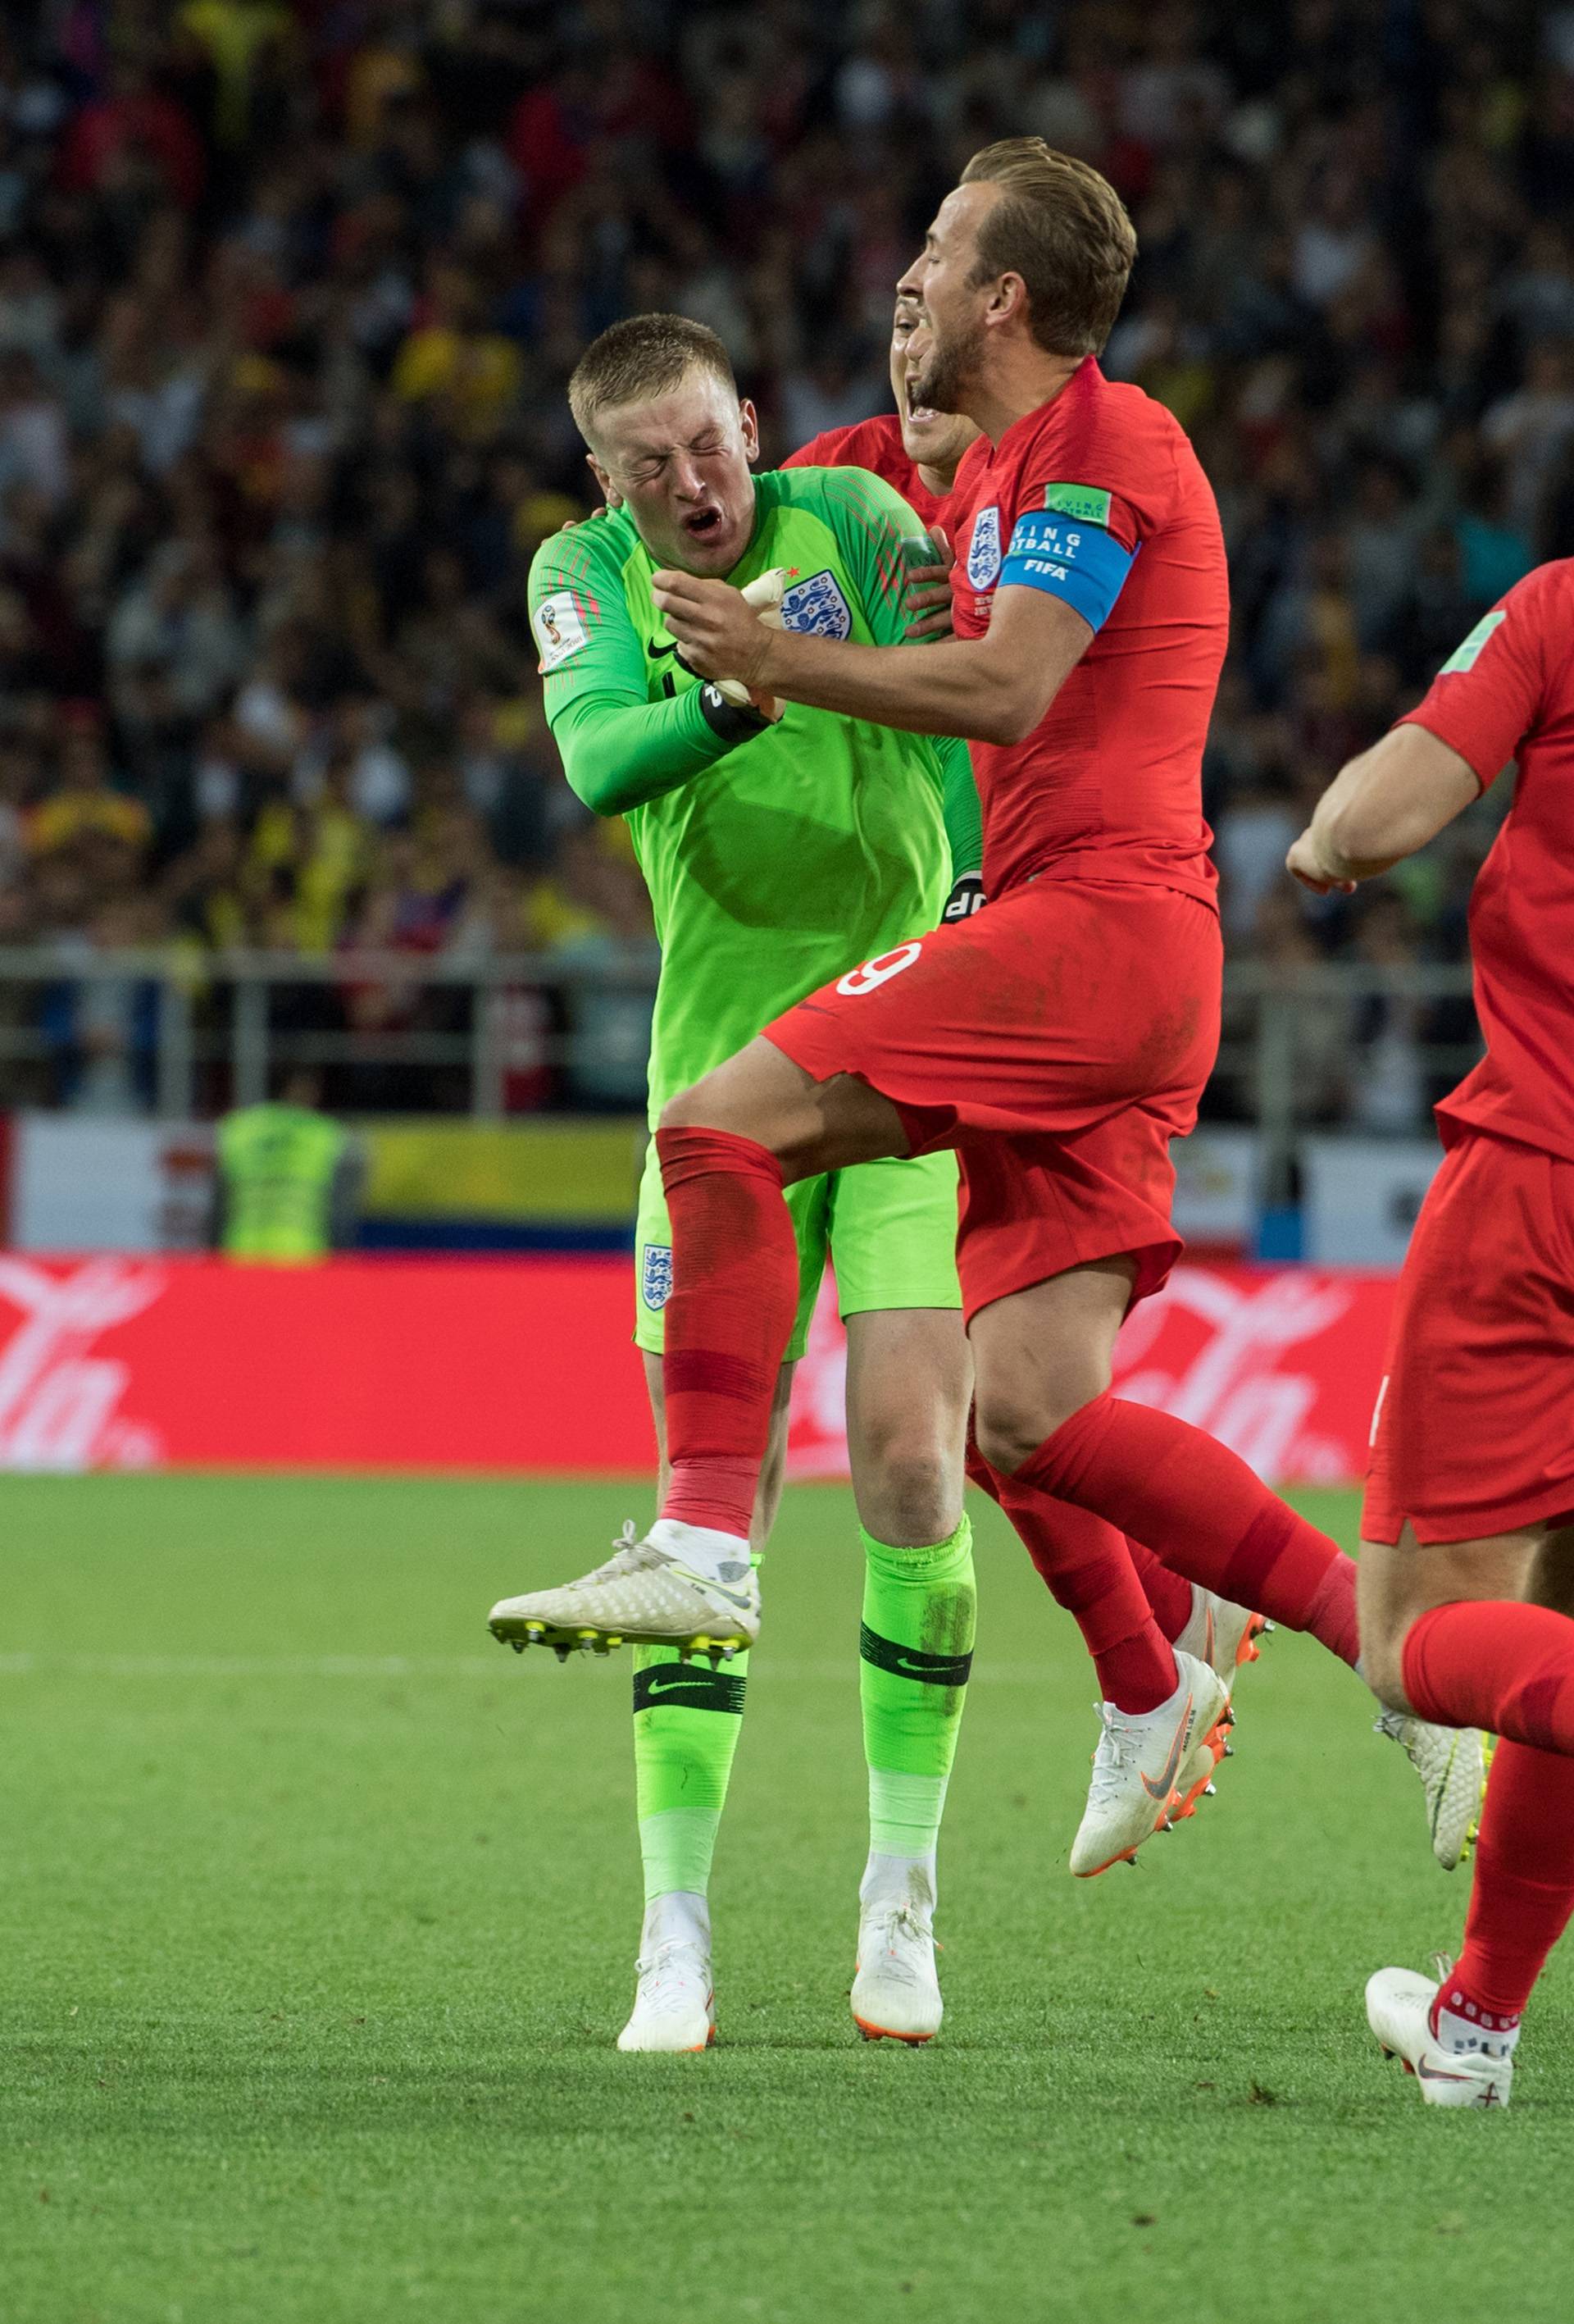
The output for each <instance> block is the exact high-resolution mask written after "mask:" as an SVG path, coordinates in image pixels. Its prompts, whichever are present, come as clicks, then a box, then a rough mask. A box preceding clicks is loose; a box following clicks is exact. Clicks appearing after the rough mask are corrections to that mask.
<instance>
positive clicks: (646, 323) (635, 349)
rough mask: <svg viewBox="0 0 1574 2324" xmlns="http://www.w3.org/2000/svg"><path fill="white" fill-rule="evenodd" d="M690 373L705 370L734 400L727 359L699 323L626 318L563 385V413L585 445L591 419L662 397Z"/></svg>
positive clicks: (733, 380) (665, 317)
mask: <svg viewBox="0 0 1574 2324" xmlns="http://www.w3.org/2000/svg"><path fill="white" fill-rule="evenodd" d="M691 371H708V372H710V373H712V374H713V376H714V377H715V378H717V379H719V380H721V381H722V382H723V385H725V386H726V387H729V388H730V389H731V390H732V393H733V394H734V395H736V394H737V392H738V382H737V380H736V378H735V377H734V376H733V372H732V357H731V356H730V355H728V353H727V350H726V348H725V347H724V346H723V344H722V341H721V340H720V339H719V338H718V337H716V334H715V333H714V331H713V330H709V329H707V328H706V327H705V325H704V323H694V322H691V321H690V320H689V318H688V317H687V316H686V315H629V316H626V317H625V318H624V319H623V320H622V321H621V323H611V324H609V325H608V327H607V328H606V329H605V330H604V331H603V332H602V334H601V336H600V337H599V338H594V339H593V340H592V341H591V343H590V345H589V346H588V347H586V349H585V351H584V354H583V355H581V356H580V358H579V361H578V362H577V363H576V364H575V367H574V376H573V377H572V379H571V380H570V381H569V383H568V408H569V410H571V411H572V412H573V414H574V424H575V427H576V428H577V429H578V430H579V432H580V434H581V435H582V436H583V437H584V440H585V442H586V443H587V444H588V443H590V442H591V441H592V440H593V436H592V431H593V429H594V425H595V421H596V418H597V415H598V414H599V413H601V412H603V411H610V410H613V409H614V408H615V407H616V406H617V405H619V404H621V403H644V402H645V401H648V400H649V397H651V396H653V395H666V394H667V393H668V392H669V391H670V390H671V389H673V388H675V387H677V384H678V383H679V382H680V381H681V380H684V379H686V378H687V376H688V374H689V373H690V372H691Z"/></svg>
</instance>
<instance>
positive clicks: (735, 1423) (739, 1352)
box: [656, 1130, 798, 1540]
mask: <svg viewBox="0 0 1574 2324" xmlns="http://www.w3.org/2000/svg"><path fill="white" fill-rule="evenodd" d="M656 1150H657V1153H658V1155H659V1157H660V1158H661V1182H662V1185H663V1186H664V1187H665V1188H666V1191H667V1212H668V1214H669V1216H670V1218H671V1220H672V1296H671V1297H670V1298H669V1299H668V1301H667V1311H666V1317H665V1323H666V1341H667V1347H666V1353H665V1355H664V1356H663V1358H662V1366H661V1370H662V1380H663V1384H664V1387H665V1390H666V1398H667V1459H668V1461H669V1462H671V1464H672V1483H671V1486H670V1487H669V1489H668V1490H667V1499H665V1501H664V1502H663V1503H662V1506H661V1514H662V1516H663V1517H678V1518H681V1519H682V1520H683V1522H684V1523H685V1524H686V1525H697V1526H714V1527H715V1528H716V1529H717V1530H718V1531H719V1532H722V1533H734V1534H738V1535H741V1537H742V1538H743V1539H744V1540H747V1539H748V1537H749V1521H750V1517H751V1515H752V1514H753V1509H754V1492H755V1487H756V1485H757V1484H758V1483H759V1471H760V1465H761V1463H762V1462H763V1461H764V1459H765V1454H766V1448H767V1445H768V1444H769V1438H770V1412H771V1404H772V1400H773V1398H774V1397H775V1394H776V1383H777V1375H778V1372H779V1371H780V1369H781V1362H782V1357H783V1355H784V1353H785V1351H786V1349H787V1341H788V1338H789V1337H790V1335H791V1333H792V1328H793V1317H794V1316H795V1315H796V1313H797V1305H798V1250H797V1242H796V1238H795V1236H794V1234H793V1225H792V1219H791V1217H790V1215H789V1213H788V1211H787V1204H786V1203H784V1202H783V1200H782V1171H781V1165H780V1163H779V1162H778V1160H777V1158H776V1157H775V1155H774V1154H772V1153H770V1152H769V1150H768V1149H767V1148H765V1147H763V1146H759V1145H757V1144H756V1143H755V1141H754V1139H751V1138H735V1137H734V1136H733V1135H732V1132H731V1131H730V1130H658V1131H657V1133H656Z"/></svg>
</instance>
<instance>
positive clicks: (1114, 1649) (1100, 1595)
mask: <svg viewBox="0 0 1574 2324" xmlns="http://www.w3.org/2000/svg"><path fill="white" fill-rule="evenodd" d="M967 1465H968V1474H969V1476H971V1478H972V1480H973V1482H974V1483H975V1484H977V1485H981V1486H982V1488H983V1489H984V1491H985V1492H986V1493H988V1494H989V1495H990V1498H991V1499H993V1500H996V1501H998V1502H999V1505H1000V1507H1001V1508H1003V1509H1004V1510H1005V1512H1006V1515H1007V1516H1008V1517H1009V1518H1010V1520H1011V1523H1012V1524H1013V1526H1015V1527H1016V1528H1017V1534H1018V1535H1019V1536H1020V1537H1021V1541H1022V1544H1023V1546H1024V1547H1025V1548H1026V1552H1027V1554H1028V1556H1029V1557H1030V1558H1031V1559H1032V1560H1033V1563H1034V1564H1035V1565H1036V1567H1037V1568H1038V1572H1039V1574H1040V1576H1041V1578H1042V1579H1043V1581H1044V1582H1045V1586H1046V1587H1047V1589H1048V1591H1049V1592H1050V1595H1051V1596H1052V1597H1053V1598H1054V1601H1055V1603H1056V1604H1057V1605H1059V1606H1063V1607H1064V1608H1065V1609H1066V1612H1067V1613H1068V1614H1070V1615H1071V1616H1072V1618H1074V1620H1075V1621H1076V1624H1077V1627H1078V1628H1079V1629H1080V1630H1081V1631H1082V1640H1083V1643H1084V1645H1085V1646H1087V1649H1088V1652H1089V1654H1090V1655H1091V1656H1092V1659H1093V1667H1094V1669H1095V1671H1096V1672H1097V1673H1098V1677H1099V1690H1100V1693H1101V1694H1102V1696H1103V1698H1104V1701H1106V1702H1112V1703H1114V1704H1115V1706H1116V1708H1117V1709H1118V1710H1119V1711H1130V1712H1131V1713H1132V1714H1133V1715H1134V1716H1135V1715H1137V1714H1138V1713H1140V1712H1142V1711H1156V1710H1157V1709H1158V1706H1159V1704H1160V1703H1161V1702H1167V1701H1168V1700H1169V1698H1170V1696H1171V1695H1172V1694H1174V1691H1175V1688H1176V1686H1177V1684H1178V1683H1179V1682H1178V1680H1177V1678H1176V1675H1175V1657H1174V1655H1173V1654H1172V1653H1171V1651H1170V1646H1169V1642H1168V1639H1167V1638H1166V1637H1165V1634H1164V1631H1163V1629H1162V1628H1160V1627H1159V1625H1158V1624H1157V1623H1156V1622H1155V1618H1154V1614H1153V1609H1152V1607H1151V1605H1150V1603H1149V1600H1148V1598H1147V1596H1146V1593H1145V1591H1144V1587H1143V1583H1142V1582H1141V1581H1139V1579H1138V1576H1137V1566H1136V1563H1135V1560H1136V1556H1137V1545H1135V1544H1131V1545H1128V1543H1127V1542H1126V1541H1124V1540H1123V1539H1122V1537H1121V1535H1119V1534H1118V1533H1117V1532H1116V1530H1115V1528H1114V1526H1109V1525H1106V1524H1105V1522H1104V1520H1103V1518H1102V1517H1092V1516H1091V1515H1090V1514H1089V1512H1088V1511H1087V1510H1086V1509H1079V1508H1074V1507H1073V1506H1072V1503H1071V1502H1070V1501H1056V1500H1052V1499H1050V1497H1049V1495H1048V1494H1047V1493H1040V1492H1036V1491H1035V1490H1034V1489H1033V1488H1032V1487H1031V1486H1023V1485H1022V1484H1021V1483H1020V1482H1019V1480H1017V1478H1015V1477H1005V1476H1002V1475H1001V1474H1000V1472H999V1471H998V1470H996V1469H992V1468H991V1467H990V1463H989V1462H987V1461H986V1460H985V1459H984V1457H983V1455H982V1454H981V1453H980V1452H979V1450H978V1448H977V1446H976V1445H974V1444H972V1443H969V1446H968V1464H967ZM1140 1554H1141V1555H1142V1556H1143V1557H1144V1558H1145V1559H1146V1560H1147V1562H1148V1563H1149V1564H1150V1565H1152V1566H1153V1567H1155V1569H1156V1570H1157V1572H1160V1573H1164V1567H1163V1566H1161V1565H1159V1563H1158V1560H1157V1559H1156V1558H1155V1557H1152V1556H1151V1555H1150V1554H1149V1552H1148V1551H1146V1550H1143V1551H1142V1552H1141V1553H1140ZM1164 1578H1165V1580H1166V1581H1167V1582H1168V1581H1174V1580H1175V1577H1174V1575H1170V1574H1165V1577H1164ZM1176 1586H1177V1587H1178V1588H1179V1590H1180V1591H1181V1592H1182V1593H1183V1596H1184V1598H1185V1600H1186V1610H1187V1613H1189V1612H1190V1611H1191V1604H1192V1592H1191V1589H1190V1586H1189V1585H1188V1584H1187V1583H1186V1582H1177V1584H1176ZM1184 1619H1185V1616H1184V1615H1183V1617H1182V1622H1184ZM1176 1635H1177V1636H1178V1635H1179V1626H1177V1631H1176Z"/></svg>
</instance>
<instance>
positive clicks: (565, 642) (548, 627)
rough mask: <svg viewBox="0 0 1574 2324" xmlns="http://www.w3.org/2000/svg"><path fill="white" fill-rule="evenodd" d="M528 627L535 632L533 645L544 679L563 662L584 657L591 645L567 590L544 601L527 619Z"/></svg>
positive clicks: (570, 591) (570, 594)
mask: <svg viewBox="0 0 1574 2324" xmlns="http://www.w3.org/2000/svg"><path fill="white" fill-rule="evenodd" d="M530 627H531V628H532V629H533V630H534V631H535V632H536V643H537V645H538V646H539V648H540V650H541V662H540V671H541V676H542V677H543V678H545V677H547V676H548V675H549V673H550V672H551V671H553V670H555V669H560V668H561V666H562V665H563V663H564V662H566V661H570V660H572V659H573V658H574V656H575V654H576V653H583V652H584V649H585V647H586V646H587V645H588V644H589V643H590V639H589V637H588V636H587V634H586V632H585V627H584V619H583V617H582V615H581V613H580V610H579V607H578V606H577V604H575V600H574V593H573V591H572V590H570V589H560V590H558V592H557V595H555V596H551V597H543V598H542V600H541V602H540V604H538V606H537V608H536V610H535V612H534V613H532V614H531V615H530Z"/></svg>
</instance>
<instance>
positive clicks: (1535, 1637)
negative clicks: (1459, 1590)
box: [1403, 1598, 1574, 1756]
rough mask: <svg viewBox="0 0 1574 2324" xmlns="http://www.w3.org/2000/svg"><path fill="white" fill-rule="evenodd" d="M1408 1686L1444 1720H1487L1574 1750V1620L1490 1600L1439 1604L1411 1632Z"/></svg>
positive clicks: (1502, 1730)
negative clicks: (1447, 1604)
mask: <svg viewBox="0 0 1574 2324" xmlns="http://www.w3.org/2000/svg"><path fill="white" fill-rule="evenodd" d="M1403 1669H1404V1692H1405V1694H1406V1695H1407V1696H1408V1698H1409V1700H1410V1702H1411V1704H1412V1706H1413V1709H1414V1710H1415V1711H1416V1712H1417V1713H1418V1715H1419V1716H1420V1717H1421V1718H1422V1719H1433V1720H1436V1721H1437V1722H1438V1724H1439V1726H1440V1727H1482V1728H1485V1729H1486V1730H1487V1734H1488V1735H1503V1736H1506V1737H1508V1738H1510V1739H1511V1740H1512V1741H1514V1742H1515V1743H1528V1744H1529V1745H1530V1746H1531V1748H1532V1749H1533V1750H1535V1751H1562V1752H1565V1753H1568V1754H1569V1755H1570V1756H1574V1622H1571V1621H1570V1620H1569V1617H1568V1616H1567V1615H1566V1614H1554V1613H1553V1612H1552V1610H1551V1607H1548V1606H1526V1605H1523V1604H1521V1603H1520V1602H1519V1600H1509V1599H1496V1598H1493V1599H1487V1600H1467V1601H1465V1602H1463V1603H1461V1602H1459V1601H1456V1602H1455V1603H1454V1604H1452V1605H1449V1606H1434V1607H1433V1608H1432V1609H1431V1612H1430V1613H1427V1614H1422V1615H1420V1616H1419V1617H1418V1618H1417V1619H1416V1620H1415V1621H1413V1623H1412V1624H1411V1626H1410V1628H1409V1630H1408V1631H1407V1632H1406V1633H1405V1638H1404V1656H1403Z"/></svg>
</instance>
